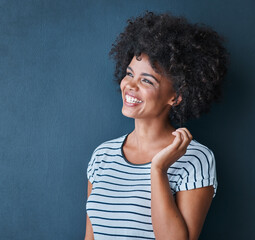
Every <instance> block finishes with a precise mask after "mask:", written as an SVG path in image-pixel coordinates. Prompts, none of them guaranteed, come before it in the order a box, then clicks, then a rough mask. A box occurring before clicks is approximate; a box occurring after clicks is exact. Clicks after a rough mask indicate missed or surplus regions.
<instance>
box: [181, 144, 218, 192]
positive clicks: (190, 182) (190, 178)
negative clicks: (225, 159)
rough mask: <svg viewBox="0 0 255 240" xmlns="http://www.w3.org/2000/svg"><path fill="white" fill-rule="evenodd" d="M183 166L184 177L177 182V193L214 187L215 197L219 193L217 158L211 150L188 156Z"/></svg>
mask: <svg viewBox="0 0 255 240" xmlns="http://www.w3.org/2000/svg"><path fill="white" fill-rule="evenodd" d="M186 159H187V160H186V163H185V165H184V166H183V170H184V171H183V176H182V177H181V178H180V180H179V181H178V182H177V186H176V192H177V191H184V190H191V189H196V188H201V187H207V186H211V185H212V186H213V188H214V195H213V197H215V195H216V191H217V186H218V182H217V175H216V162H215V157H214V154H213V152H212V150H210V149H209V148H206V149H203V150H201V149H197V150H196V151H194V152H193V154H190V155H187V156H186Z"/></svg>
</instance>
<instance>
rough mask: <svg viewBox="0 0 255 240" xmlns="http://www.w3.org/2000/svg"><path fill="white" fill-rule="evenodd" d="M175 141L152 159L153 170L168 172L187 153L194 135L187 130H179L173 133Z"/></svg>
mask: <svg viewBox="0 0 255 240" xmlns="http://www.w3.org/2000/svg"><path fill="white" fill-rule="evenodd" d="M172 134H173V135H174V136H175V138H174V141H173V142H172V143H171V144H170V145H168V146H167V147H166V148H164V149H162V150H161V151H160V152H158V153H157V154H156V155H155V156H154V157H153V159H152V162H151V168H156V169H158V170H161V171H163V172H167V170H168V168H169V167H170V166H171V165H172V164H173V163H174V162H176V161H177V160H178V159H179V158H180V157H181V156H183V155H184V154H185V153H186V150H187V147H188V145H189V143H190V142H191V140H192V138H193V137H192V135H191V134H190V132H189V130H188V129H187V128H178V129H176V131H174V132H172Z"/></svg>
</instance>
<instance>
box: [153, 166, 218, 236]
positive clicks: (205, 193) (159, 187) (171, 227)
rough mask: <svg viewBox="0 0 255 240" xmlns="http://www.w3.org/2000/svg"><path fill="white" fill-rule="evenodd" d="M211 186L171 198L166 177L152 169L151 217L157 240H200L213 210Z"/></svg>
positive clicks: (212, 190)
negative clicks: (209, 212) (209, 211)
mask: <svg viewBox="0 0 255 240" xmlns="http://www.w3.org/2000/svg"><path fill="white" fill-rule="evenodd" d="M213 193H214V189H213V187H212V186H208V187H202V188H197V189H193V190H188V191H179V192H177V193H176V202H175V200H174V197H173V195H172V192H171V189H170V185H169V180H168V177H167V174H166V173H164V172H162V171H161V170H159V169H153V168H152V169H151V217H152V225H153V230H154V233H155V237H156V239H157V240H161V239H162V240H167V239H169V240H170V239H174V240H197V239H198V237H199V235H200V232H201V230H202V227H203V224H204V221H205V217H206V215H207V212H208V210H209V208H210V205H211V202H212V198H213Z"/></svg>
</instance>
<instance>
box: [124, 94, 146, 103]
mask: <svg viewBox="0 0 255 240" xmlns="http://www.w3.org/2000/svg"><path fill="white" fill-rule="evenodd" d="M125 98H126V101H127V102H128V103H141V102H142V101H141V100H138V99H137V98H134V97H131V96H129V95H126V96H125Z"/></svg>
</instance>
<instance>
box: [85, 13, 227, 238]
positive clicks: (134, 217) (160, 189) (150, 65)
mask: <svg viewBox="0 0 255 240" xmlns="http://www.w3.org/2000/svg"><path fill="white" fill-rule="evenodd" d="M110 56H113V57H114V59H115V61H116V71H115V77H116V79H117V81H118V83H119V84H120V89H121V94H122V99H123V107H122V113H123V115H125V116H127V117H130V118H134V120H135V128H134V130H133V131H132V132H131V133H128V134H125V135H123V136H121V137H119V138H116V139H112V140H109V141H106V142H104V143H102V144H100V145H99V146H98V147H97V148H96V149H95V151H94V152H93V154H92V157H91V160H90V162H89V164H88V169H87V177H88V200H87V213H88V215H87V226H86V236H85V239H86V240H91V239H96V240H100V239H104V240H107V239H155V238H156V239H157V240H161V239H163V240H167V239H175V240H178V239H192V240H194V239H198V237H199V234H200V232H201V230H202V227H203V223H204V221H205V218H206V215H207V212H208V210H209V207H210V205H211V201H212V199H213V197H214V196H215V194H216V189H217V178H216V166H215V158H214V154H213V152H212V150H211V149H209V148H208V147H206V146H204V145H203V144H201V143H199V142H198V141H196V140H195V139H193V137H192V135H191V133H190V132H189V130H188V129H187V128H185V127H183V124H184V123H185V122H187V120H189V119H191V118H198V117H199V116H200V115H201V113H204V112H208V111H209V109H210V106H211V103H212V102H213V101H214V100H217V99H219V96H220V94H221V85H222V81H223V77H224V75H225V73H226V61H227V56H228V54H227V51H226V49H225V48H224V47H223V46H222V38H221V37H220V36H219V35H218V34H217V33H216V32H215V31H213V30H212V29H211V28H209V27H206V26H204V25H198V24H191V23H188V22H187V20H186V19H185V18H184V17H174V16H172V15H171V14H169V13H164V14H158V15H157V14H155V13H152V12H148V11H147V12H146V13H145V14H144V15H143V16H139V17H137V18H135V19H130V20H128V25H127V27H126V28H125V31H124V32H123V33H121V34H120V35H119V37H118V38H117V39H116V42H115V44H113V47H112V49H111V51H110ZM174 124H176V125H178V126H179V128H177V129H176V128H175V127H174Z"/></svg>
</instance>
